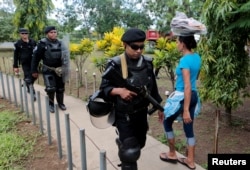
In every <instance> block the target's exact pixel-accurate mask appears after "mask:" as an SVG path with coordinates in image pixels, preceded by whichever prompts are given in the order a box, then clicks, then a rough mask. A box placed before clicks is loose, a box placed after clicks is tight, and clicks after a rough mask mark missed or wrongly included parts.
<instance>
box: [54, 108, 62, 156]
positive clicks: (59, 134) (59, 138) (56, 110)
mask: <svg viewBox="0 0 250 170" xmlns="http://www.w3.org/2000/svg"><path fill="white" fill-rule="evenodd" d="M55 119H56V134H57V148H58V156H59V158H60V159H62V142H61V130H60V118H59V112H58V105H57V104H55Z"/></svg>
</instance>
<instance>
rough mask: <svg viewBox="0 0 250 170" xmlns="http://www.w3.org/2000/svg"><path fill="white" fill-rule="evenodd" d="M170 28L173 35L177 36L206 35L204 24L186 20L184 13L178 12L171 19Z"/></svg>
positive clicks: (189, 19) (192, 19) (191, 19)
mask: <svg viewBox="0 0 250 170" xmlns="http://www.w3.org/2000/svg"><path fill="white" fill-rule="evenodd" d="M170 27H171V30H172V32H173V33H174V35H177V36H179V35H182V36H185V35H186V36H189V35H194V34H199V35H201V34H206V33H207V28H206V26H205V25H204V24H202V23H201V22H199V21H197V20H195V19H194V18H188V17H187V16H186V14H185V13H183V12H178V11H177V12H176V14H175V17H174V18H173V19H172V21H171V23H170Z"/></svg>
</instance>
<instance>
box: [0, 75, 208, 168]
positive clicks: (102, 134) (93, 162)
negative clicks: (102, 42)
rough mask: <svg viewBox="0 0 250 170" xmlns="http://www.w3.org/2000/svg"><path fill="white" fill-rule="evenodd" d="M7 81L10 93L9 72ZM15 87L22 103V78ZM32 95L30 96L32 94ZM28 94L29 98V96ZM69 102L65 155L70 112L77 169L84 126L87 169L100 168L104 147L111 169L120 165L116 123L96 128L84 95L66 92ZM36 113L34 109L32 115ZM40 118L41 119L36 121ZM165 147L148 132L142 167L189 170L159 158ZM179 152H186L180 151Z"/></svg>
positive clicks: (62, 117) (62, 122) (52, 116)
mask: <svg viewBox="0 0 250 170" xmlns="http://www.w3.org/2000/svg"><path fill="white" fill-rule="evenodd" d="M3 79H4V82H5V95H6V98H9V97H8V91H7V85H6V76H5V75H3ZM9 80H10V81H9V82H10V83H12V80H11V76H9ZM1 81H2V80H1V77H0V97H3V91H2V84H1ZM14 82H15V88H16V93H17V99H18V103H20V97H19V96H20V93H19V80H18V79H17V78H15V79H14ZM34 87H35V89H36V91H40V94H41V105H42V115H43V127H44V129H45V132H46V128H47V126H46V112H45V96H46V93H45V91H44V87H43V86H40V85H37V84H35V85H34ZM10 89H11V101H12V102H14V94H13V87H12V84H10ZM29 98H30V97H29ZM29 98H28V99H29ZM65 104H66V106H67V108H68V109H67V110H66V111H61V110H60V111H59V115H60V129H61V138H62V147H63V155H64V156H65V155H66V154H67V149H66V134H65V115H66V114H69V117H70V128H71V141H72V153H73V158H72V159H73V164H74V169H75V170H80V169H81V157H80V154H81V153H80V135H79V134H80V129H84V130H85V135H86V137H85V141H86V155H87V169H88V170H99V169H100V161H99V157H100V150H104V151H106V157H107V170H116V169H120V168H118V167H117V164H119V163H120V161H119V158H118V155H117V146H116V144H115V138H116V137H117V136H116V133H115V129H114V127H109V128H107V129H97V128H95V127H94V126H93V125H92V124H91V122H90V118H89V114H88V112H87V110H86V103H85V102H84V101H82V100H80V99H77V98H75V97H72V96H68V95H65ZM29 108H30V109H29V110H32V109H31V102H30V100H29ZM31 114H32V113H31V112H30V115H31ZM35 114H36V117H38V106H37V102H35ZM50 119H51V129H52V134H51V135H52V137H53V139H55V140H56V127H55V114H50ZM36 122H37V123H38V122H39V121H38V120H37V121H36ZM162 151H168V147H167V146H166V145H164V144H162V143H161V142H159V141H157V140H156V139H154V138H152V137H151V136H149V135H148V136H147V143H146V146H145V147H144V148H143V149H142V152H141V157H140V159H139V161H138V169H139V170H167V169H169V170H170V169H174V170H187V169H188V168H187V167H185V166H183V165H181V164H179V163H177V164H170V163H166V162H163V161H161V160H160V159H159V154H160V153H161V152H162ZM178 156H183V155H181V154H179V153H178ZM196 170H204V168H202V167H201V166H199V165H196Z"/></svg>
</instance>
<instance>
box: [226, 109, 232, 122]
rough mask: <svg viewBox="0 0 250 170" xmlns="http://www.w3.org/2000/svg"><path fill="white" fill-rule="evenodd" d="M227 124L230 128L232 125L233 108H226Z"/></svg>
mask: <svg viewBox="0 0 250 170" xmlns="http://www.w3.org/2000/svg"><path fill="white" fill-rule="evenodd" d="M225 111H226V115H225V122H226V124H227V125H228V126H230V125H231V124H232V107H226V110H225Z"/></svg>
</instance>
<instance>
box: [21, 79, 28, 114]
mask: <svg viewBox="0 0 250 170" xmlns="http://www.w3.org/2000/svg"><path fill="white" fill-rule="evenodd" d="M22 86H23V91H24V102H25V112H26V116H27V117H28V118H29V117H30V115H29V107H28V98H27V89H26V82H25V81H24V83H23V85H22Z"/></svg>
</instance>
